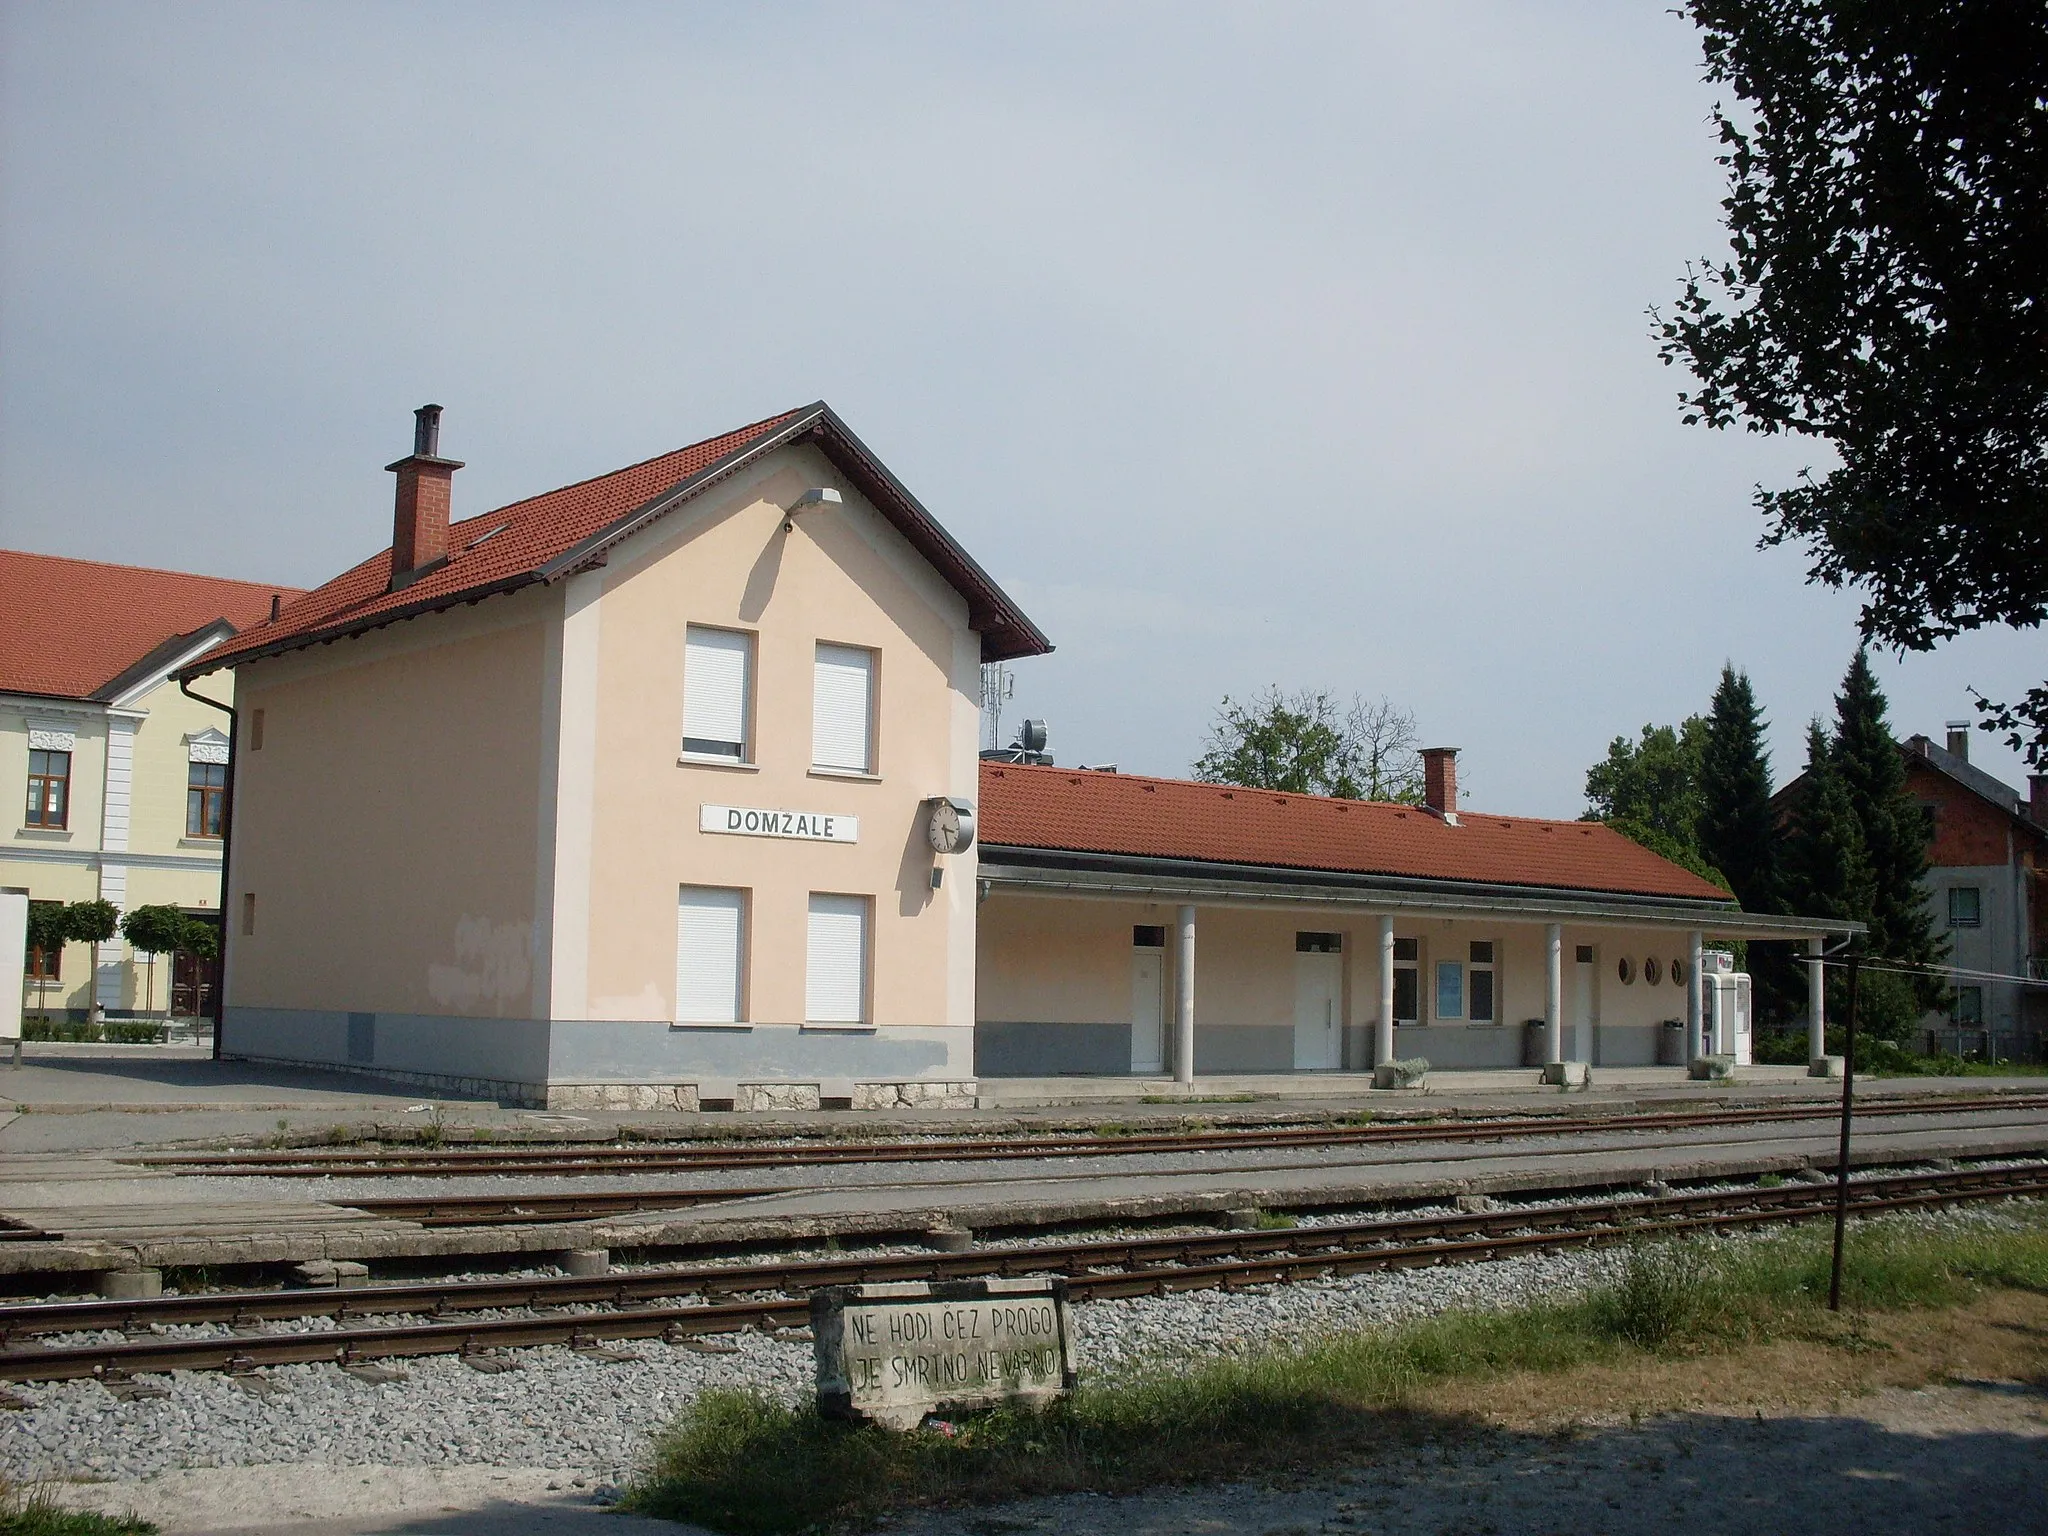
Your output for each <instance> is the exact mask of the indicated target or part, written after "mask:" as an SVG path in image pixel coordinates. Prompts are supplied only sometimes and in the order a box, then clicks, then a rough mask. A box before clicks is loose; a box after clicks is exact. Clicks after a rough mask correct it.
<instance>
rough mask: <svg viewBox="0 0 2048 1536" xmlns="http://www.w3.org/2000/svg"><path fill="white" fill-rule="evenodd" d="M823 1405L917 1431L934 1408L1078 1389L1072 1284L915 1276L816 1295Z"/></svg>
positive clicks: (838, 1413)
mask: <svg viewBox="0 0 2048 1536" xmlns="http://www.w3.org/2000/svg"><path fill="white" fill-rule="evenodd" d="M811 1332H812V1334H813V1336H814V1338H815V1339H816V1341H817V1342H816V1345H815V1348H816V1351H817V1361H818V1407H819V1410H820V1411H821V1412H823V1413H826V1414H829V1415H832V1416H834V1417H838V1418H852V1419H864V1420H867V1421H869V1422H871V1423H876V1424H886V1425H888V1426H890V1427H891V1428H895V1429H910V1428H914V1427H915V1426H916V1425H917V1424H919V1423H920V1422H921V1421H922V1420H923V1419H924V1417H925V1415H926V1414H929V1413H934V1412H939V1411H943V1410H954V1409H962V1408H986V1407H992V1406H994V1405H995V1404H998V1403H1004V1402H1018V1401H1021V1402H1034V1403H1042V1402H1046V1401H1048V1400H1050V1399H1052V1398H1055V1397H1058V1396H1059V1395H1061V1394H1062V1393H1065V1392H1070V1391H1072V1390H1073V1386H1074V1331H1073V1322H1072V1318H1071V1316H1070V1314H1069V1311H1068V1307H1067V1283H1066V1281H1064V1280H1061V1279H1059V1278H1057V1277H1052V1278H1047V1279H1034V1280H945V1281H933V1282H930V1283H926V1282H922V1281H908V1282H903V1283H900V1284H890V1285H835V1286H829V1287H827V1288H826V1289H824V1290H821V1291H817V1292H815V1293H813V1294H812V1296H811Z"/></svg>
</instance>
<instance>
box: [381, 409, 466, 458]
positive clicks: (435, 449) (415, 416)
mask: <svg viewBox="0 0 2048 1536" xmlns="http://www.w3.org/2000/svg"><path fill="white" fill-rule="evenodd" d="M408 464H437V465H439V466H441V467H442V468H444V469H450V470H455V469H460V468H462V461H461V460H460V459H444V458H442V457H441V407H440V406H438V405H431V404H429V405H423V406H421V407H420V408H419V409H418V410H416V411H414V412H413V413H412V452H411V453H409V454H407V455H406V456H405V457H404V458H402V459H394V460H392V461H391V462H390V463H389V464H386V465H385V466H384V467H385V468H386V469H390V470H398V469H403V468H405V466H406V465H408Z"/></svg>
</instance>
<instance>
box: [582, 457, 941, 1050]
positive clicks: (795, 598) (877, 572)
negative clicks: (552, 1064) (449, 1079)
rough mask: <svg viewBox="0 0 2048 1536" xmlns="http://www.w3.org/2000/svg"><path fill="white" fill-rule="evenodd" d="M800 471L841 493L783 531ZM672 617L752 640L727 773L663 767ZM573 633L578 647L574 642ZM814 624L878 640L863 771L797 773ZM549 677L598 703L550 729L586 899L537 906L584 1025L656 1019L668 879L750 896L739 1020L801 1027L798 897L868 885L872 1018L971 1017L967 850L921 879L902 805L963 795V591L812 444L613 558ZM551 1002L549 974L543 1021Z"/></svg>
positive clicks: (835, 634) (807, 756)
mask: <svg viewBox="0 0 2048 1536" xmlns="http://www.w3.org/2000/svg"><path fill="white" fill-rule="evenodd" d="M816 485H826V486H833V487H835V488H837V489H839V490H840V491H841V493H842V495H843V496H844V498H845V506H844V507H843V509H830V510H817V511H810V512H806V513H804V514H802V515H801V516H800V517H799V518H797V519H796V525H795V527H794V529H793V530H791V531H789V532H785V531H784V530H783V523H784V521H785V515H784V513H783V511H782V508H783V507H785V506H787V505H789V504H790V503H792V502H794V501H795V499H796V497H797V496H798V495H799V494H800V493H801V492H802V491H803V490H804V489H806V488H807V487H810V486H816ZM690 624H704V625H712V626H717V627H721V628H727V629H740V630H746V631H748V632H751V633H752V634H753V635H754V636H755V641H754V676H753V682H754V699H753V705H754V708H753V720H752V738H753V739H752V743H751V745H752V752H753V759H754V761H753V764H752V765H751V766H749V767H747V768H738V767H725V766H716V765H704V764H700V763H681V762H679V761H678V758H679V755H680V753H681V748H682V717H683V658H684V632H685V629H686V627H687V626H688V625H690ZM593 640H594V647H595V649H594V658H593V657H589V656H587V655H586V653H585V651H584V650H583V649H582V647H584V646H586V645H588V644H590V643H592V642H593ZM819 641H829V642H834V643H839V644H846V645H855V646H864V647H867V648H869V649H872V650H874V651H875V652H876V653H877V664H876V670H875V690H876V700H875V705H876V716H877V719H876V726H875V737H874V747H875V768H876V773H875V775H874V776H873V777H872V778H871V779H856V778H848V777H843V776H837V775H827V774H823V773H819V772H814V771H813V770H812V769H811V755H812V754H811V700H812V667H813V661H814V656H815V647H816V645H817V643H818V642H819ZM579 657H584V658H585V659H584V664H583V666H582V668H581V669H579V665H578V659H579ZM560 686H561V690H562V701H563V718H564V720H565V722H572V721H574V720H575V719H576V717H577V711H576V690H577V689H578V688H579V687H583V688H587V689H589V690H591V691H592V693H593V694H594V699H595V708H594V710H593V711H592V712H591V715H590V724H589V727H588V730H589V732H590V736H589V739H588V740H582V739H579V738H578V736H577V735H576V733H575V732H574V731H573V730H572V729H571V728H570V725H568V724H565V728H564V734H563V739H562V766H561V768H560V771H559V772H560V781H561V782H562V783H563V784H564V785H565V786H574V785H575V784H576V783H577V782H578V779H579V774H581V773H583V772H584V771H585V770H583V769H581V768H579V766H578V765H579V764H584V763H587V764H588V765H589V766H588V769H587V775H588V777H587V784H588V788H587V791H585V795H586V797H587V802H588V803H587V804H578V803H575V800H574V798H573V797H572V796H569V795H565V797H564V804H563V807H562V811H561V814H560V817H559V819H558V823H557V828H556V834H555V857H556V859H557V861H558V866H559V867H561V868H563V869H565V870H566V869H568V868H570V867H572V866H574V865H575V864H576V863H577V862H578V860H579V858H580V857H581V855H580V854H579V852H578V846H579V840H587V843H586V844H585V846H587V850H588V852H587V863H588V869H589V872H590V873H589V882H588V890H589V901H588V908H587V911H585V912H576V911H566V912H565V911H564V910H563V908H562V905H561V903H560V902H558V904H557V930H558V931H557V933H556V936H555V945H554V955H555V965H556V968H557V971H558V973H559V972H564V971H567V972H570V973H573V972H575V971H576V970H578V969H579V968H580V969H581V971H582V973H583V975H584V976H585V978H586V980H585V984H584V987H583V989H582V992H581V994H580V996H578V997H574V998H571V999H569V1000H568V1002H569V1005H570V1006H574V1005H575V1004H576V1003H579V1002H580V1004H581V1006H582V1007H583V1008H584V1010H585V1014H584V1016H586V1017H589V1018H594V1019H621V1020H636V1019H637V1020H667V1019H671V1018H673V1016H674V1009H675V997H674V992H675V961H676V926H675V907H676V893H677V888H678V886H680V885H684V884H694V885H709V886H725V887H737V888H740V889H744V890H747V891H749V892H750V893H751V896H750V912H749V925H748V926H749V953H750V965H749V975H748V984H747V1013H748V1017H749V1020H750V1021H751V1022H754V1023H767V1024H774V1023H783V1024H788V1023H801V1022H802V1021H803V1018H804V1012H805V1009H804V970H805V967H804V954H805V935H806V930H807V924H808V899H809V895H810V893H812V892H814V891H815V892H832V893H840V894H853V895H865V896H868V897H870V898H872V902H873V909H872V910H873V914H874V917H873V924H872V927H871V956H870V965H869V975H870V979H871V988H872V1000H871V1004H870V1019H871V1021H872V1022H873V1023H875V1024H876V1025H879V1026H882V1027H884V1028H886V1027H889V1026H899V1025H900V1026H931V1025H948V1024H951V1025H961V1026H967V1025H971V1024H972V1022H973V988H972V974H973V973H972V966H973V941H974V923H975V913H974V900H975V890H974V859H973V857H972V856H971V855H969V856H965V857H953V858H947V859H944V860H942V861H940V862H942V863H943V864H944V866H945V869H946V872H945V883H944V886H943V888H942V889H941V890H940V891H938V892H934V891H932V890H931V888H930V873H931V870H932V867H933V856H932V854H931V852H930V850H929V848H928V847H927V845H926V843H925V841H924V826H923V818H922V816H921V813H920V812H921V803H922V802H923V801H924V800H925V799H926V798H927V797H929V796H933V795H946V794H951V795H959V796H963V797H966V798H969V799H971V798H973V796H974V794H975V790H976V772H975V747H976V736H977V728H978V721H979V708H980V704H979V698H980V651H979V644H978V641H977V640H976V638H975V636H974V635H973V633H972V631H970V630H969V629H968V627H967V613H966V604H965V601H964V600H963V599H962V598H961V597H960V596H959V595H958V594H957V593H956V592H954V591H953V590H952V588H951V587H949V586H948V585H946V584H945V583H944V582H943V581H942V580H941V579H940V578H939V577H938V575H937V574H936V573H935V572H933V571H932V570H931V568H930V567H929V566H928V565H927V564H926V563H925V562H924V561H923V559H922V558H921V557H920V556H918V555H917V554H916V553H915V552H914V551H913V550H911V549H910V547H909V546H908V544H907V543H905V541H904V540H903V539H902V537H901V536H900V535H899V534H897V533H896V531H895V530H894V528H893V527H891V526H890V525H889V524H888V523H886V522H885V521H884V520H883V519H882V517H881V516H880V514H878V513H877V512H876V511H875V510H874V509H873V508H872V507H871V506H869V505H868V504H867V503H866V501H865V500H864V499H863V498H862V497H861V496H860V495H859V493H858V492H857V491H855V490H854V489H853V487H852V486H851V485H850V484H848V483H847V481H846V479H845V477H844V476H843V475H841V474H840V472H839V471H838V470H837V469H836V468H835V467H833V465H832V464H831V463H830V461H829V460H828V459H826V458H825V457H824V456H823V455H822V454H821V453H819V452H817V451H816V450H815V449H812V448H809V447H804V448H799V449H794V450H786V451H784V452H782V453H779V454H777V455H775V456H773V457H772V458H771V459H769V460H768V461H767V462H766V463H765V464H764V465H762V466H761V467H760V468H759V469H758V470H757V471H755V472H753V473H751V474H750V475H748V476H747V477H745V478H743V479H739V480H736V481H735V482H734V483H732V484H729V485H726V486H723V487H720V488H719V489H717V490H716V491H714V492H711V493H709V494H707V495H706V496H705V498H704V499H703V500H702V502H701V503H699V504H698V505H696V506H693V507H691V508H688V509H686V510H684V511H682V512H679V513H677V514H674V515H672V516H671V517H670V518H668V519H666V520H664V521H663V522H662V523H659V524H657V525H655V527H654V528H653V529H651V530H650V531H649V532H648V533H647V534H645V535H642V536H640V537H639V538H638V539H636V540H635V541H634V542H633V543H631V544H629V545H628V546H627V547H625V548H624V549H622V550H621V551H620V552H619V553H617V554H615V555H614V556H613V558H612V560H611V562H610V564H609V565H608V567H607V568H606V570H605V572H604V575H603V591H602V598H601V602H600V603H599V605H598V612H597V614H596V617H595V621H594V624H592V625H591V626H590V628H589V631H588V632H586V633H583V634H582V636H581V638H579V635H578V632H577V631H575V630H574V629H573V628H572V630H571V631H570V632H569V633H568V634H567V635H565V640H564V646H563V652H562V660H561V685H560ZM706 803H710V804H719V805H737V806H754V807H764V808H774V809H792V810H803V811H815V812H822V813H832V814H840V815H855V816H858V817H859V818H860V840H859V842H858V843H856V844H852V845H842V844H828V843H815V842H795V841H785V840H780V839H770V838H751V837H730V836H723V835H719V834H707V833H704V832H700V831H699V830H698V812H699V807H700V806H701V805H703V804H706ZM579 940H581V941H582V942H583V943H585V944H587V948H585V949H584V950H583V951H582V952H581V953H580V954H579V953H577V952H576V949H577V945H578V943H579ZM564 1002H565V999H564V996H563V989H562V988H561V986H560V985H559V984H558V985H557V987H556V1007H557V1016H565V1015H564V1013H563V1012H562V1010H563V1007H564ZM566 1016H570V1017H573V1016H575V1015H573V1014H567V1015H566Z"/></svg>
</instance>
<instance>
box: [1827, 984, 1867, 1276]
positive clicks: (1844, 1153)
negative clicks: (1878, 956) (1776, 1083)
mask: <svg viewBox="0 0 2048 1536" xmlns="http://www.w3.org/2000/svg"><path fill="white" fill-rule="evenodd" d="M1862 968H1863V957H1862V956H1861V955H1859V954H1857V953H1856V951H1855V950H1853V949H1852V950H1850V951H1849V1024H1848V1029H1847V1031H1846V1034H1847V1038H1846V1039H1845V1040H1844V1041H1843V1044H1842V1146H1841V1151H1840V1153H1839V1154H1838V1156H1837V1159H1836V1162H1835V1262H1834V1267H1833V1269H1832V1270H1831V1271H1830V1272H1829V1275H1828V1310H1829V1311H1830V1312H1839V1311H1841V1310H1842V1240H1843V1238H1844V1236H1845V1235H1846V1233H1847V1230H1848V1226H1849V1126H1850V1122H1851V1121H1852V1120H1854V1118H1855V1115H1856V978H1857V975H1858V974H1859V973H1860V972H1861V970H1862Z"/></svg>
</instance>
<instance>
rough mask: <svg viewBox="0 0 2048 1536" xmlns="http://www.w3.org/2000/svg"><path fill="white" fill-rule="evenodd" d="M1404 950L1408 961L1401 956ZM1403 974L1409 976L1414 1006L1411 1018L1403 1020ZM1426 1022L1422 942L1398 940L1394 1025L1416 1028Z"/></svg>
mask: <svg viewBox="0 0 2048 1536" xmlns="http://www.w3.org/2000/svg"><path fill="white" fill-rule="evenodd" d="M1403 949H1406V950H1407V952H1408V957H1407V958H1406V959H1403V958H1402V955H1401V951H1402V950H1403ZM1403 972H1406V974H1407V978H1408V986H1409V988H1410V1001H1411V1003H1412V1005H1413V1006H1412V1007H1410V1009H1409V1010H1408V1011H1409V1014H1410V1017H1407V1018H1403V1017H1402V1014H1401V981H1402V973H1403ZM1426 1022H1428V1021H1427V1020H1425V1019H1424V1018H1423V1016H1422V940H1420V939H1413V938H1411V939H1404V938H1396V939H1395V940H1394V1023H1395V1025H1396V1026H1397V1027H1398V1026H1400V1025H1402V1024H1406V1025H1408V1026H1409V1027H1411V1028H1414V1027H1417V1026H1420V1025H1422V1024H1424V1023H1426Z"/></svg>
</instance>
